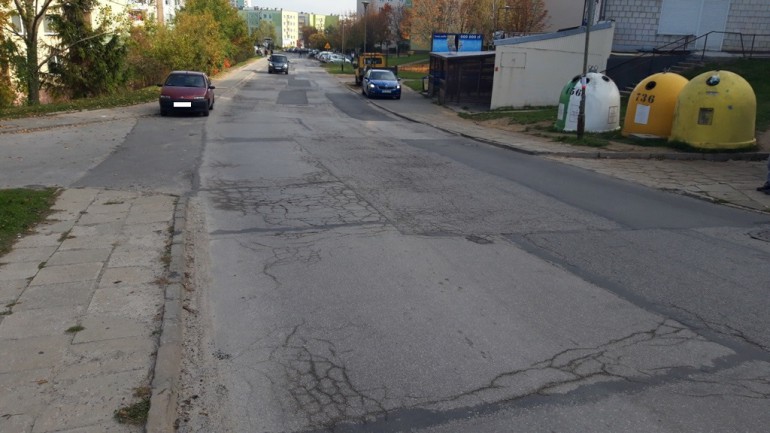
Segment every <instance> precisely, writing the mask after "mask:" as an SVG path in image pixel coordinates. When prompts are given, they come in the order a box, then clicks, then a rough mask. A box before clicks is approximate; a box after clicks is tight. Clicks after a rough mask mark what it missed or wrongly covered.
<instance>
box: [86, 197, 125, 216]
mask: <svg viewBox="0 0 770 433" xmlns="http://www.w3.org/2000/svg"><path fill="white" fill-rule="evenodd" d="M131 206H133V202H132V201H131V200H126V199H124V198H123V197H118V196H116V197H113V198H108V197H102V196H100V197H99V198H98V199H97V200H96V201H95V202H94V203H92V204H91V206H88V209H86V212H88V213H89V214H123V213H128V211H129V210H130V209H131Z"/></svg>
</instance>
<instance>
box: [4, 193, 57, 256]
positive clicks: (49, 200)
mask: <svg viewBox="0 0 770 433" xmlns="http://www.w3.org/2000/svg"><path fill="white" fill-rule="evenodd" d="M57 195H58V190H57V189H55V188H46V189H34V190H33V189H0V256H3V255H4V254H6V253H7V252H8V251H10V250H11V247H12V246H13V244H14V242H16V240H17V239H18V237H19V235H21V234H24V233H26V232H27V231H29V230H30V229H31V228H32V227H34V226H35V224H37V223H39V222H41V221H43V220H45V218H46V216H48V214H49V213H50V208H51V206H52V205H53V204H54V202H55V201H56V196H57Z"/></svg>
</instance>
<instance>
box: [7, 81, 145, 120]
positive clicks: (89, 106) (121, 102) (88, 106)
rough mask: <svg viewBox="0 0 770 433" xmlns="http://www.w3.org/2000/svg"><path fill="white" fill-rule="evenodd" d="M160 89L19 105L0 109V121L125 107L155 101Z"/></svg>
mask: <svg viewBox="0 0 770 433" xmlns="http://www.w3.org/2000/svg"><path fill="white" fill-rule="evenodd" d="M159 94H160V89H159V88H158V87H156V86H153V87H145V88H144V89H140V90H133V91H126V92H123V93H120V94H116V95H108V96H100V97H97V98H87V99H74V100H72V101H66V102H56V103H53V104H39V105H21V106H17V107H7V108H0V119H17V118H19V117H35V116H43V115H46V114H51V113H58V112H62V111H81V110H98V109H101V108H113V107H125V106H128V105H136V104H142V103H145V102H151V101H157V100H158V95H159Z"/></svg>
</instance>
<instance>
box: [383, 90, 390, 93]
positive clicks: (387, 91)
mask: <svg viewBox="0 0 770 433" xmlns="http://www.w3.org/2000/svg"><path fill="white" fill-rule="evenodd" d="M382 93H390V90H383V91H382Z"/></svg>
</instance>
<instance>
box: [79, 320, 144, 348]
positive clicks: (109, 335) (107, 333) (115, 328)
mask: <svg viewBox="0 0 770 433" xmlns="http://www.w3.org/2000/svg"><path fill="white" fill-rule="evenodd" d="M80 324H81V326H83V327H84V328H85V329H84V330H82V331H80V332H78V333H77V334H76V335H75V338H74V339H73V340H72V342H73V343H74V344H80V343H89V342H94V341H104V340H114V339H116V338H128V337H149V336H150V335H152V333H153V331H155V330H156V329H157V324H156V323H145V322H141V321H139V320H132V319H127V318H124V317H114V316H101V315H88V316H85V317H83V318H82V320H81V323H80Z"/></svg>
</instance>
